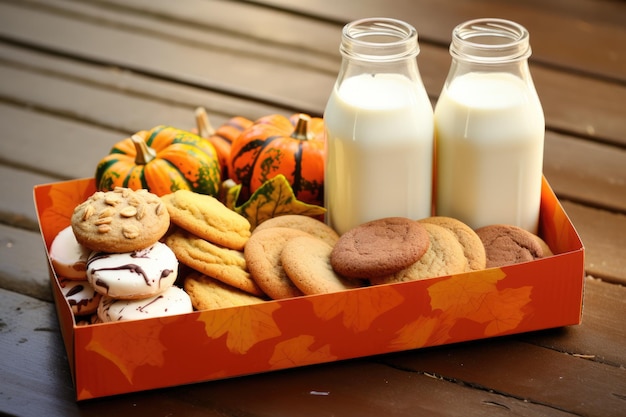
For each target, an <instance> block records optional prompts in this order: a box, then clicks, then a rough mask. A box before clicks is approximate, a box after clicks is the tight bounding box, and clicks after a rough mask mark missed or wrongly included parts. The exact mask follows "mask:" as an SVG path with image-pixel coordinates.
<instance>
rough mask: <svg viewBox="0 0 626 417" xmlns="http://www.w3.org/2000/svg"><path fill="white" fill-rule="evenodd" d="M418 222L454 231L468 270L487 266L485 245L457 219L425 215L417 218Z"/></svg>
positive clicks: (476, 269)
mask: <svg viewBox="0 0 626 417" xmlns="http://www.w3.org/2000/svg"><path fill="white" fill-rule="evenodd" d="M419 222H421V223H432V224H436V225H437V226H442V227H444V228H446V229H448V230H450V231H451V232H452V233H454V236H456V238H457V240H458V241H459V243H461V246H463V253H465V257H466V258H467V270H468V272H469V271H480V270H481V269H485V267H486V266H487V255H486V254H485V247H484V246H483V242H482V241H481V240H480V237H478V235H477V234H476V232H475V231H474V230H473V229H472V228H471V227H469V226H468V225H466V224H465V223H463V222H462V221H460V220H458V219H455V218H452V217H445V216H434V217H427V218H425V219H421V220H419Z"/></svg>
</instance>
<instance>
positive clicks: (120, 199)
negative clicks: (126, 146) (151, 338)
mask: <svg viewBox="0 0 626 417" xmlns="http://www.w3.org/2000/svg"><path fill="white" fill-rule="evenodd" d="M168 228H169V214H168V212H167V210H166V208H165V206H164V205H163V203H162V201H161V199H160V198H159V197H158V196H156V195H154V194H152V193H150V192H148V191H147V190H137V191H133V190H130V189H128V188H116V189H115V190H114V191H107V192H101V191H98V192H96V193H94V194H93V195H92V196H91V197H89V198H88V199H87V200H86V201H85V202H83V203H82V204H80V205H78V206H77V207H76V208H75V209H74V212H73V215H72V218H71V232H72V234H73V237H74V239H75V243H74V242H73V241H72V240H71V239H70V238H68V237H65V238H62V237H60V236H61V234H59V236H57V238H56V239H55V241H56V240H57V239H59V245H60V246H62V247H65V250H66V251H68V252H69V251H74V253H81V256H83V257H84V254H85V253H87V252H89V256H88V257H87V260H86V278H87V282H88V283H89V284H90V286H91V288H92V289H93V291H95V292H96V293H98V294H101V297H100V301H99V303H98V306H97V318H98V319H99V320H100V321H102V322H109V321H120V320H132V319H139V318H148V317H157V316H164V315H173V314H180V313H185V312H191V311H192V310H193V309H192V306H191V301H190V299H189V296H188V295H187V294H186V293H185V292H184V291H183V290H182V289H180V288H178V287H176V286H175V285H174V283H175V281H176V277H177V274H178V260H177V259H176V256H175V255H174V253H173V252H172V251H171V250H170V249H169V248H168V247H167V246H166V245H165V244H163V243H161V242H159V239H161V237H163V235H164V234H165V233H166V231H167V230H168ZM62 233H63V232H62ZM65 233H68V232H65ZM61 239H62V240H61ZM74 245H78V246H74ZM77 247H78V248H80V250H78V249H77ZM61 252H62V251H61V250H57V249H55V243H53V245H52V246H51V258H54V256H55V255H54V254H53V253H61ZM66 262H68V261H66ZM57 272H58V269H57Z"/></svg>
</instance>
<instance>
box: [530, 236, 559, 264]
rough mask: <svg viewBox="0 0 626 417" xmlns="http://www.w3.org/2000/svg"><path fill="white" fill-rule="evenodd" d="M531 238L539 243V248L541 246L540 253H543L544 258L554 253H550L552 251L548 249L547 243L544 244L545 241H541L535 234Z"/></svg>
mask: <svg viewBox="0 0 626 417" xmlns="http://www.w3.org/2000/svg"><path fill="white" fill-rule="evenodd" d="M533 236H534V237H535V239H536V240H537V242H539V246H541V251H542V252H543V257H544V258H545V257H548V256H552V255H554V252H552V249H550V246H548V243H546V241H545V240H543V239H542V238H540V237H539V236H537V235H535V234H533Z"/></svg>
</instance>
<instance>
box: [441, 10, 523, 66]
mask: <svg viewBox="0 0 626 417" xmlns="http://www.w3.org/2000/svg"><path fill="white" fill-rule="evenodd" d="M450 55H451V56H452V66H451V71H450V75H453V74H454V75H455V76H458V75H462V74H463V73H467V72H473V71H481V72H508V73H512V74H515V75H517V76H519V77H522V78H526V77H528V76H529V69H528V57H530V55H531V48H530V41H529V33H528V31H527V30H526V29H525V28H524V27H523V26H521V25H520V24H518V23H515V22H512V21H509V20H504V19H488V18H487V19H476V20H470V21H468V22H465V23H462V24H460V25H459V26H457V27H456V28H454V30H453V31H452V42H451V43H450Z"/></svg>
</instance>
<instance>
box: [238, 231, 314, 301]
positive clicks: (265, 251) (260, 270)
mask: <svg viewBox="0 0 626 417" xmlns="http://www.w3.org/2000/svg"><path fill="white" fill-rule="evenodd" d="M297 236H310V235H309V234H308V233H306V232H303V231H302V230H296V229H290V228H287V227H271V228H268V229H265V230H261V231H259V232H258V233H254V234H253V235H252V236H251V237H250V240H248V243H247V244H246V247H245V249H244V256H245V258H246V263H247V265H248V270H249V271H250V274H251V275H252V277H253V279H254V280H255V281H256V283H257V284H258V285H259V287H261V288H262V289H263V291H264V292H265V293H266V294H267V295H268V296H270V297H271V298H273V299H281V298H290V297H298V296H301V295H303V293H302V291H300V290H299V289H298V287H296V286H295V285H294V283H293V282H291V280H290V279H289V277H288V276H287V274H286V273H285V270H284V269H283V265H282V262H281V259H280V255H281V252H282V250H283V248H284V247H285V244H286V243H287V242H288V241H289V239H292V238H294V237H297Z"/></svg>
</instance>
